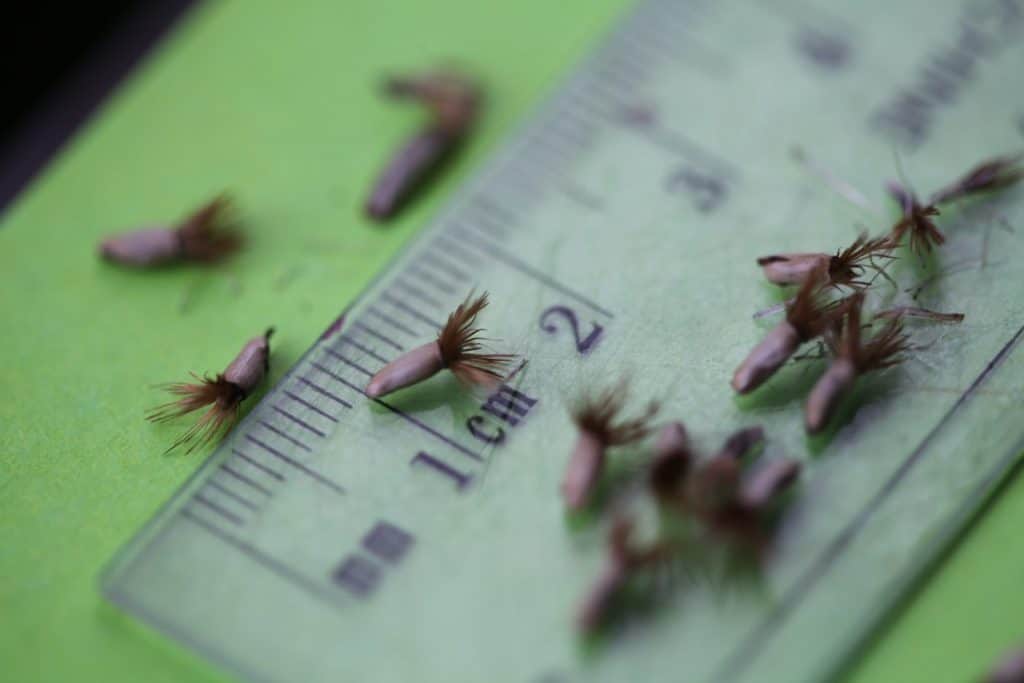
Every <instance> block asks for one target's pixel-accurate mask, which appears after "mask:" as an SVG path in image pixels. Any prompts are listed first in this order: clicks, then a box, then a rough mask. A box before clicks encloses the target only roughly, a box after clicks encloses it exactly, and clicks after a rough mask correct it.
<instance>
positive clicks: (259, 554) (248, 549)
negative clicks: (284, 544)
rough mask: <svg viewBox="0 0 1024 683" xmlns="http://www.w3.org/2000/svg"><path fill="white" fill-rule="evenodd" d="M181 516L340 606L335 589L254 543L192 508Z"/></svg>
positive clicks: (185, 510)
mask: <svg viewBox="0 0 1024 683" xmlns="http://www.w3.org/2000/svg"><path fill="white" fill-rule="evenodd" d="M181 516H182V517H184V518H185V519H187V520H189V521H190V522H192V523H193V524H196V525H198V526H200V527H202V528H203V529H206V531H208V532H209V533H210V534H211V535H213V536H216V537H217V538H219V539H220V540H222V541H224V542H225V543H227V544H228V545H230V546H232V547H234V548H235V549H236V550H239V551H240V552H242V553H243V554H244V555H246V556H248V557H249V558H250V559H252V560H255V561H256V562H257V563H259V564H260V565H262V566H263V567H264V568H266V569H268V570H270V571H272V572H274V573H275V574H277V575H278V576H280V577H281V578H284V579H287V580H288V581H291V582H292V583H293V584H295V585H296V586H298V587H299V588H301V589H303V590H305V591H306V592H308V593H310V594H311V595H312V596H313V597H315V598H317V599H319V600H324V601H326V602H328V603H330V604H333V605H335V606H338V599H337V594H336V593H335V592H334V591H329V590H325V589H324V588H323V587H321V586H320V585H319V584H317V583H316V582H314V581H311V580H310V579H308V578H306V577H305V576H303V575H302V574H300V573H299V572H297V571H295V570H294V569H292V568H290V567H288V566H287V565H285V564H282V563H281V562H279V561H277V560H275V559H274V558H272V557H270V556H269V555H267V554H266V553H264V552H263V551H262V550H259V549H258V548H256V547H255V546H253V545H252V544H250V543H246V542H245V541H241V540H239V539H237V538H235V537H234V536H232V535H231V534H229V533H228V532H226V531H224V530H223V529H220V528H218V527H217V526H216V525H214V524H210V522H208V521H206V520H205V519H203V518H202V517H199V516H198V515H196V514H195V513H194V512H192V511H191V510H188V509H187V508H186V509H184V510H182V511H181Z"/></svg>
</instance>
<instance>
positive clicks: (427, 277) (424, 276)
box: [409, 265, 456, 294]
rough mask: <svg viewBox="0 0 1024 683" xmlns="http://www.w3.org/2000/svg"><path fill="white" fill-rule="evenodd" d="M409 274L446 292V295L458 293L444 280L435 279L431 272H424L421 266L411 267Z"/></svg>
mask: <svg viewBox="0 0 1024 683" xmlns="http://www.w3.org/2000/svg"><path fill="white" fill-rule="evenodd" d="M409 272H410V273H412V274H415V275H416V276H417V277H418V278H419V279H421V280H423V281H424V282H427V283H429V284H430V286H432V287H434V288H435V289H438V290H440V291H442V292H444V293H445V294H455V292H456V289H455V288H454V287H452V286H451V285H450V284H448V283H447V282H444V281H443V280H439V279H437V277H435V276H434V275H433V274H431V273H430V272H429V271H426V270H424V269H423V268H422V267H420V266H416V265H414V266H411V267H410V268H409Z"/></svg>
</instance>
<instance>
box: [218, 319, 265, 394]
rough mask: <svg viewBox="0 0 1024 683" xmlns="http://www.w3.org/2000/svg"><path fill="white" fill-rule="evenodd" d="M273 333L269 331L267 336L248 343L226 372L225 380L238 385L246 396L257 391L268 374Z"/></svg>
mask: <svg viewBox="0 0 1024 683" xmlns="http://www.w3.org/2000/svg"><path fill="white" fill-rule="evenodd" d="M272 333H273V328H271V329H270V330H267V332H266V334H264V335H262V336H259V337H255V338H253V339H250V340H249V341H248V342H246V344H245V346H243V347H242V350H241V351H239V352H238V355H237V356H235V359H234V360H233V361H231V365H229V366H228V367H227V369H226V370H225V371H224V379H226V380H227V381H229V382H231V383H232V384H234V385H236V386H237V387H238V388H239V389H241V390H242V392H243V393H245V394H248V393H250V392H251V391H252V390H253V389H255V388H256V387H257V386H258V385H259V383H260V382H262V381H263V377H264V376H265V375H266V374H267V367H268V360H269V357H270V335H271V334H272Z"/></svg>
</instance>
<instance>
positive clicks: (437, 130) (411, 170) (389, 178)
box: [366, 71, 483, 221]
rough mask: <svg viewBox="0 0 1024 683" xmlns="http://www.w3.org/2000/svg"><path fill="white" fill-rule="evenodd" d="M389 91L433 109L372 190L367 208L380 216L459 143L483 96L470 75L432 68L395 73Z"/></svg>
mask: <svg viewBox="0 0 1024 683" xmlns="http://www.w3.org/2000/svg"><path fill="white" fill-rule="evenodd" d="M384 91H385V92H386V93H387V94H388V95H390V96H392V97H396V98H407V99H415V100H417V101H419V102H420V103H421V104H423V106H424V107H426V108H427V110H428V111H429V112H430V121H429V122H428V123H427V125H426V126H425V127H424V128H423V129H422V130H420V131H419V132H418V133H416V134H415V135H414V136H413V137H412V138H411V139H410V140H409V141H408V142H407V143H406V144H405V146H403V147H402V148H401V149H400V150H399V151H398V152H397V153H396V154H395V155H394V156H393V157H392V158H391V161H390V162H389V163H388V164H387V166H386V167H385V168H384V170H383V171H382V172H381V174H380V176H379V177H378V178H377V182H376V183H375V184H374V186H373V190H372V191H371V192H370V198H369V199H368V200H367V202H366V213H367V215H369V216H370V218H373V219H374V220H378V221H380V220H386V219H388V218H391V217H392V216H394V215H395V213H397V212H398V210H399V209H401V208H402V206H403V205H404V204H405V203H406V202H407V201H408V200H409V199H410V198H411V197H412V195H413V194H414V193H415V192H416V190H417V189H418V188H419V187H420V185H422V184H423V183H424V182H425V181H426V180H427V179H428V178H429V177H430V176H431V175H432V174H433V172H434V171H436V170H437V169H438V168H439V167H440V166H441V164H442V163H444V161H445V160H446V159H447V158H448V157H449V156H451V154H452V153H453V152H454V151H455V150H456V149H457V148H458V146H459V144H460V143H461V142H462V141H463V140H464V139H465V137H466V136H467V134H468V133H469V131H470V130H472V127H473V123H474V122H475V120H476V117H477V113H478V111H479V109H480V103H481V101H482V99H483V97H482V94H481V92H480V88H479V86H478V85H477V84H476V83H473V82H472V81H470V80H469V79H468V78H466V77H465V76H462V75H459V74H455V73H452V72H443V71H442V72H431V73H426V74H423V75H421V76H413V77H403V78H392V79H390V80H388V81H387V83H386V84H385V88H384Z"/></svg>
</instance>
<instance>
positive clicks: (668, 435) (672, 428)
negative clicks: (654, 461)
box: [654, 422, 690, 456]
mask: <svg viewBox="0 0 1024 683" xmlns="http://www.w3.org/2000/svg"><path fill="white" fill-rule="evenodd" d="M689 443H690V437H689V436H688V435H687V433H686V427H684V426H683V423H682V422H670V423H669V424H667V425H665V426H664V427H662V428H661V431H659V432H658V438H657V439H655V441H654V453H655V454H656V455H659V456H668V455H683V456H687V455H688V454H689V448H688V446H689Z"/></svg>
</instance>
